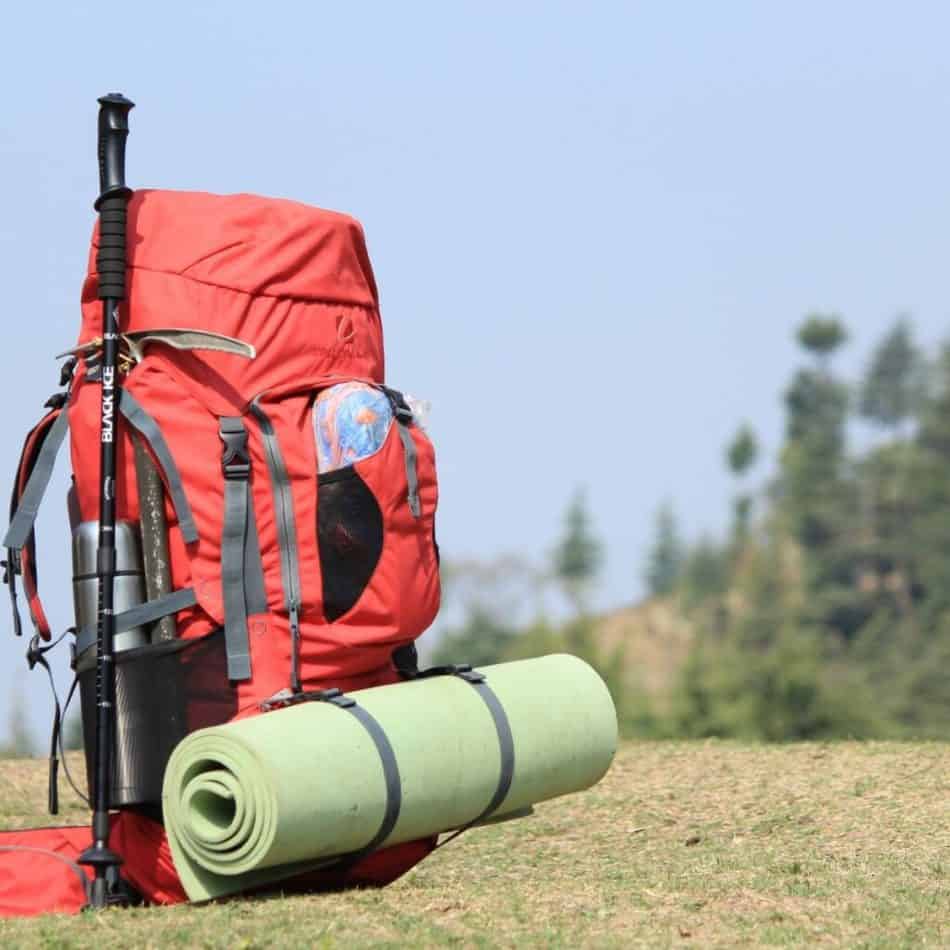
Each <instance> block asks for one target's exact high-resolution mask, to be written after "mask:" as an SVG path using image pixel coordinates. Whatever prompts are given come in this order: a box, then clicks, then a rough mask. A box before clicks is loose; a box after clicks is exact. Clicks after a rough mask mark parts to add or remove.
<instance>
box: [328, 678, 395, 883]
mask: <svg viewBox="0 0 950 950" xmlns="http://www.w3.org/2000/svg"><path fill="white" fill-rule="evenodd" d="M343 698H345V699H350V697H348V696H346V697H343ZM351 702H352V705H346V706H343V707H341V708H343V709H345V710H346V711H347V712H348V713H350V714H351V715H353V716H355V717H356V718H357V719H358V720H359V721H360V723H362V725H363V728H364V729H365V730H366V731H367V732H368V733H369V736H370V738H371V739H372V740H373V743H374V744H375V745H376V751H377V752H378V753H379V761H380V762H381V763H382V766H383V778H384V779H385V780H386V809H385V811H384V812H383V820H382V821H381V822H380V825H379V829H378V830H377V832H376V834H375V835H373V837H372V839H371V840H370V842H369V843H368V844H365V845H364V846H363V847H362V848H360V849H359V850H358V851H355V852H353V854H348V855H344V857H343V858H341V859H340V862H341V864H343V865H345V866H350V865H353V864H356V862H357V861H359V860H361V859H362V858H364V857H366V855H368V854H372V853H373V852H374V851H375V850H376V849H377V848H378V847H379V846H380V845H381V844H382V843H383V842H384V841H385V840H386V839H387V838H388V837H389V836H390V835H391V834H392V830H393V828H395V827H396V822H397V821H399V812H400V811H401V810H402V778H401V776H400V775H399V764H398V763H397V762H396V753H395V752H393V747H392V745H391V744H390V742H389V738H388V737H387V735H386V733H385V732H384V731H383V727H382V726H381V725H380V724H379V723H378V722H377V721H376V719H375V718H374V717H373V716H372V715H370V713H368V712H367V711H366V710H365V709H364V708H363V707H362V706H360V705H359V704H358V703H357V702H356V701H355V700H351Z"/></svg>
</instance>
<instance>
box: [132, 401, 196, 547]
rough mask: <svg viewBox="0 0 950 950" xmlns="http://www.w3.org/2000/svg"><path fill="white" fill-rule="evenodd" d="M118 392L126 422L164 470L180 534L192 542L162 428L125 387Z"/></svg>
mask: <svg viewBox="0 0 950 950" xmlns="http://www.w3.org/2000/svg"><path fill="white" fill-rule="evenodd" d="M119 392H120V396H119V411H120V412H121V413H122V415H123V416H125V418H126V420H127V421H128V423H129V425H130V426H132V428H134V429H135V430H136V431H137V432H138V433H139V434H140V435H141V436H142V438H144V439H145V441H146V442H148V445H149V448H150V449H151V450H152V452H153V453H154V454H155V458H156V459H157V460H158V464H159V466H160V467H161V469H162V471H163V472H164V473H165V481H166V483H167V485H168V493H169V495H170V496H171V499H172V504H173V505H174V506H175V514H176V515H177V516H178V527H179V528H180V530H181V535H182V537H183V538H184V539H185V542H186V543H187V544H193V543H194V542H195V541H197V540H198V529H197V528H196V527H195V519H194V517H193V516H192V514H191V506H190V505H189V504H188V497H187V496H186V495H185V488H184V485H182V481H181V474H180V472H179V471H178V466H177V465H176V464H175V459H174V458H173V457H172V453H171V452H170V451H169V448H168V443H167V442H166V441H165V437H164V436H163V435H162V430H161V429H159V427H158V423H157V422H156V421H155V420H154V419H153V418H152V417H151V416H150V415H149V414H148V413H147V412H146V411H145V410H144V409H143V408H142V407H141V406H140V405H139V403H138V402H137V401H136V400H135V397H134V396H132V394H131V393H130V392H129V391H128V390H127V389H124V388H123V389H121V390H120V391H119Z"/></svg>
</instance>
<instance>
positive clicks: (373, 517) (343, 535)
mask: <svg viewBox="0 0 950 950" xmlns="http://www.w3.org/2000/svg"><path fill="white" fill-rule="evenodd" d="M318 491H319V497H318V499H317V502H318V503H317V539H318V541H319V545H320V571H321V574H322V576H323V612H324V615H325V616H326V618H327V620H330V621H333V620H338V619H339V618H340V617H342V616H343V614H345V613H346V612H347V611H348V610H349V609H350V608H351V607H353V605H354V604H355V603H356V602H357V601H358V600H359V598H360V595H361V594H362V593H363V591H364V590H365V589H366V585H367V584H368V583H369V581H370V578H371V577H372V576H373V572H374V571H375V570H376V565H377V564H378V563H379V557H380V555H381V554H382V551H383V514H382V512H381V511H380V510H379V503H378V502H377V501H376V498H375V497H374V495H373V493H372V492H371V491H370V490H369V488H368V487H367V485H366V482H364V481H363V479H362V478H360V477H359V475H358V474H357V472H356V470H355V469H354V468H352V467H350V468H341V469H338V470H337V471H335V472H324V473H323V474H322V475H320V479H319V488H318Z"/></svg>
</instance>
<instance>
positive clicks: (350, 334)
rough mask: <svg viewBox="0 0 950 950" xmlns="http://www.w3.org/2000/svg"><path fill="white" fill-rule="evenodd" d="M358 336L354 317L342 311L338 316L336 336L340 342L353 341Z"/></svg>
mask: <svg viewBox="0 0 950 950" xmlns="http://www.w3.org/2000/svg"><path fill="white" fill-rule="evenodd" d="M355 337H356V326H355V325H354V323H353V318H352V317H351V316H350V315H349V314H347V313H341V314H339V316H337V318H336V338H337V342H338V343H352V342H353V340H354V339H355Z"/></svg>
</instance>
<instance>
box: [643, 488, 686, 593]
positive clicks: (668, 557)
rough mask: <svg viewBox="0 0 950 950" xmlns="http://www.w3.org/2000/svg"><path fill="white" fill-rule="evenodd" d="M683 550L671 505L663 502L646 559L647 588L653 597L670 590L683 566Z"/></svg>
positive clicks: (658, 512)
mask: <svg viewBox="0 0 950 950" xmlns="http://www.w3.org/2000/svg"><path fill="white" fill-rule="evenodd" d="M684 557H685V552H684V550H683V543H682V541H681V540H680V535H679V530H678V528H677V526H676V516H675V514H674V513H673V506H672V505H671V504H670V503H669V502H664V503H663V504H662V505H661V506H660V508H659V510H658V511H657V515H656V535H655V539H654V541H653V547H652V548H651V549H650V554H649V556H648V560H647V569H646V582H647V589H648V590H649V592H650V593H651V594H652V595H653V596H654V597H660V596H663V595H664V594H669V593H671V592H672V590H673V588H674V586H675V585H676V582H677V581H678V580H679V577H680V574H681V572H682V568H683V561H684Z"/></svg>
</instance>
